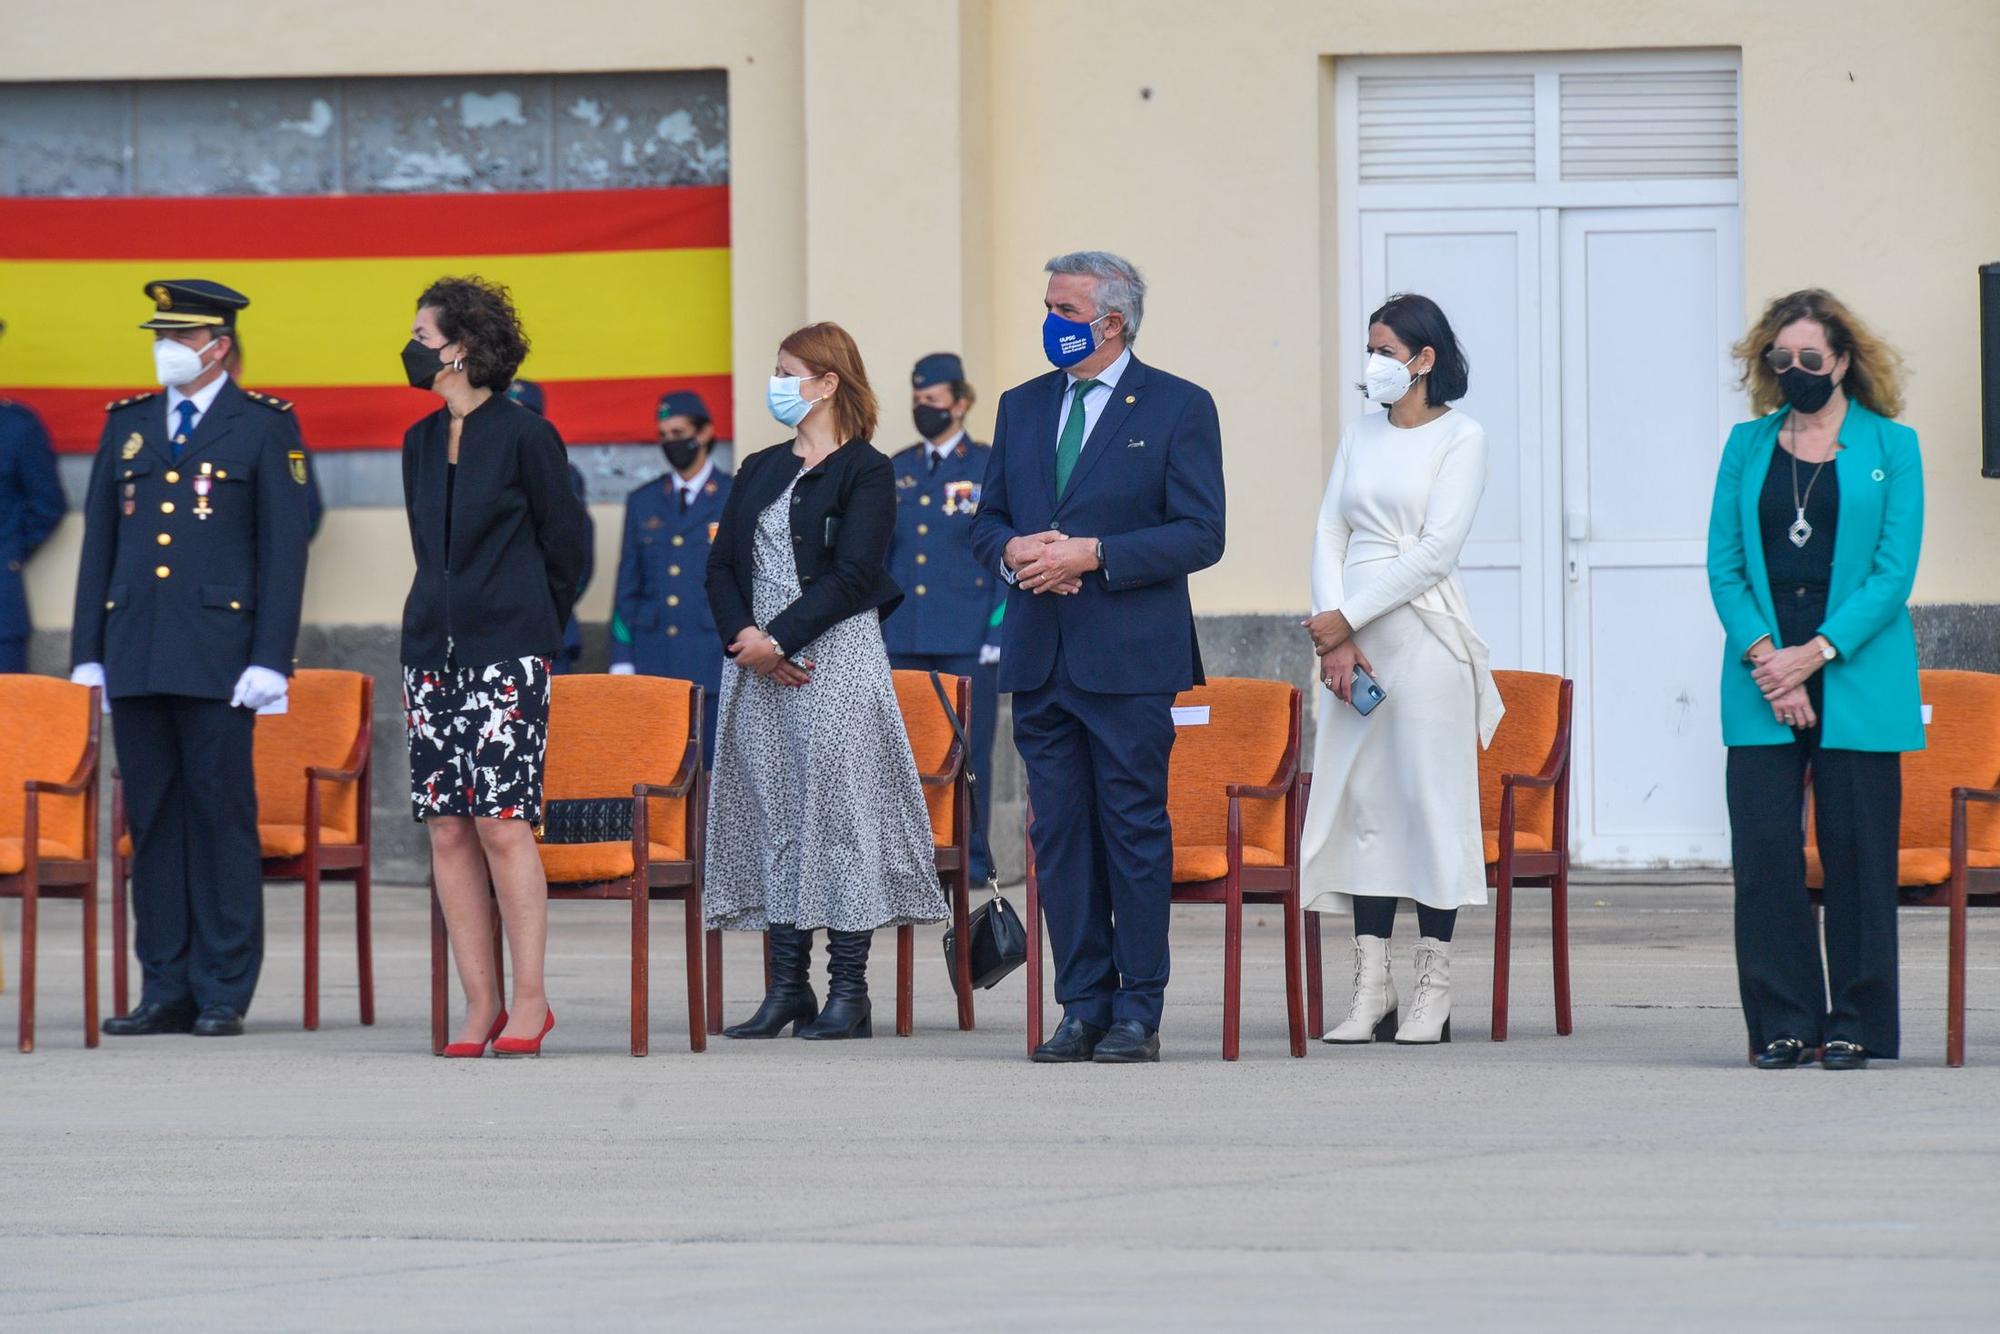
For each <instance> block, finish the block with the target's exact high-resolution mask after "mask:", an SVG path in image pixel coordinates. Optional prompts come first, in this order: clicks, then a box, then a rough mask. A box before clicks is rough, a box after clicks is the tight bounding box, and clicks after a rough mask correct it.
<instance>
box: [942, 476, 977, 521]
mask: <svg viewBox="0 0 2000 1334" xmlns="http://www.w3.org/2000/svg"><path fill="white" fill-rule="evenodd" d="M978 508H979V483H977V482H946V483H945V484H944V512H945V513H946V514H971V513H972V512H973V511H974V510H976V509H978Z"/></svg>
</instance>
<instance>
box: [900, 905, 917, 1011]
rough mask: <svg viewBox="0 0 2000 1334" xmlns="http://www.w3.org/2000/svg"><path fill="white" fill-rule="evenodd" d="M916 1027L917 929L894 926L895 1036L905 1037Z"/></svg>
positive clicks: (906, 926)
mask: <svg viewBox="0 0 2000 1334" xmlns="http://www.w3.org/2000/svg"><path fill="white" fill-rule="evenodd" d="M916 1027H917V929H916V928H915V927H913V926H909V925H907V924H906V925H903V926H899V927H897V928H896V1036H897V1037H899V1038H906V1037H908V1036H910V1034H911V1033H913V1032H915V1031H916Z"/></svg>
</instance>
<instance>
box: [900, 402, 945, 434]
mask: <svg viewBox="0 0 2000 1334" xmlns="http://www.w3.org/2000/svg"><path fill="white" fill-rule="evenodd" d="M910 415H911V417H912V418H914V419H915V420H916V423H917V434H918V435H920V436H922V437H923V438H924V439H926V440H935V439H937V438H938V437H939V436H941V435H943V434H944V433H945V432H946V431H949V430H950V429H951V409H950V408H934V407H932V406H931V405H930V404H928V403H919V404H917V405H916V407H915V408H913V409H911V412H910Z"/></svg>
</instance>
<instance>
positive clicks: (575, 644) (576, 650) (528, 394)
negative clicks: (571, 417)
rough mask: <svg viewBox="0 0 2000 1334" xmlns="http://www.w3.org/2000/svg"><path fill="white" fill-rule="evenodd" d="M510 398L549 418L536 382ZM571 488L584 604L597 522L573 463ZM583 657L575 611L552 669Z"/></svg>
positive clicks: (593, 567) (569, 667) (516, 387)
mask: <svg viewBox="0 0 2000 1334" xmlns="http://www.w3.org/2000/svg"><path fill="white" fill-rule="evenodd" d="M507 397H509V398H511V399H513V400H514V401H515V402H516V403H519V404H520V405H521V406H522V407H524V408H526V409H527V410H528V411H530V412H532V413H534V414H535V415H536V416H537V417H546V416H548V415H549V407H548V399H547V398H546V397H544V396H543V394H542V387H541V386H540V385H538V384H536V383H535V382H534V381H533V380H515V381H514V382H513V383H512V384H510V385H508V386H507ZM569 489H570V490H571V491H573V492H575V493H576V498H577V500H578V501H580V502H582V503H583V518H584V530H583V531H584V538H585V540H586V542H587V545H586V546H585V547H584V557H583V582H582V583H581V584H579V585H577V590H576V600H577V601H578V602H582V601H583V590H584V589H586V588H589V587H590V576H591V575H592V574H594V573H596V571H597V520H596V519H594V518H592V517H591V514H590V504H589V501H590V497H589V496H588V495H587V494H585V493H586V492H587V491H588V490H589V488H588V487H586V486H585V485H584V481H583V470H582V469H581V468H579V467H577V466H576V465H575V464H574V463H572V464H570V465H569ZM582 656H583V622H582V621H581V620H579V619H578V617H577V614H576V613H575V612H571V613H570V614H569V624H568V625H565V626H564V627H563V646H562V656H561V657H560V658H557V659H556V661H555V666H554V667H553V668H552V670H553V671H554V672H555V674H556V675H558V676H560V675H561V674H563V673H564V672H573V671H575V670H576V663H577V659H579V658H581V657H582Z"/></svg>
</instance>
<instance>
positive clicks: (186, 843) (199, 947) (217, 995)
mask: <svg viewBox="0 0 2000 1334" xmlns="http://www.w3.org/2000/svg"><path fill="white" fill-rule="evenodd" d="M111 725H112V731H113V733H114V735H115V736H116V737H117V740H118V765H119V769H120V771H121V772H122V773H123V775H124V779H125V816H126V821H127V823H128V824H129V825H130V826H131V829H132V920H133V936H134V944H135V945H136V947H137V949H138V954H139V967H140V970H141V972H142V974H143V976H144V979H145V984H144V987H143V990H142V991H141V993H140V996H141V999H142V1000H144V1001H148V1002H151V1003H153V1004H157V1005H165V1006H168V1007H170V1008H176V1009H185V1008H189V1007H193V1008H197V1009H199V1008H201V1007H204V1006H209V1005H227V1006H229V1007H231V1008H232V1009H235V1010H237V1011H238V1012H239V1013H245V1014H247V1013H248V1012H249V1010H250V998H251V997H252V996H253V995H254V994H255V993H256V990H257V974H258V972H259V970H260V969H261V968H262V967H263V964H264V864H263V856H262V853H261V852H260V850H259V845H258V841H257V776H256V772H255V770H254V768H253V766H252V754H251V742H252V738H253V736H254V729H255V726H256V715H255V714H253V713H252V712H251V711H250V710H249V709H232V708H230V707H229V703H228V701H227V700H219V699H192V698H189V697H187V696H184V695H135V696H130V697H127V698H122V699H114V700H112V701H111Z"/></svg>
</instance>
